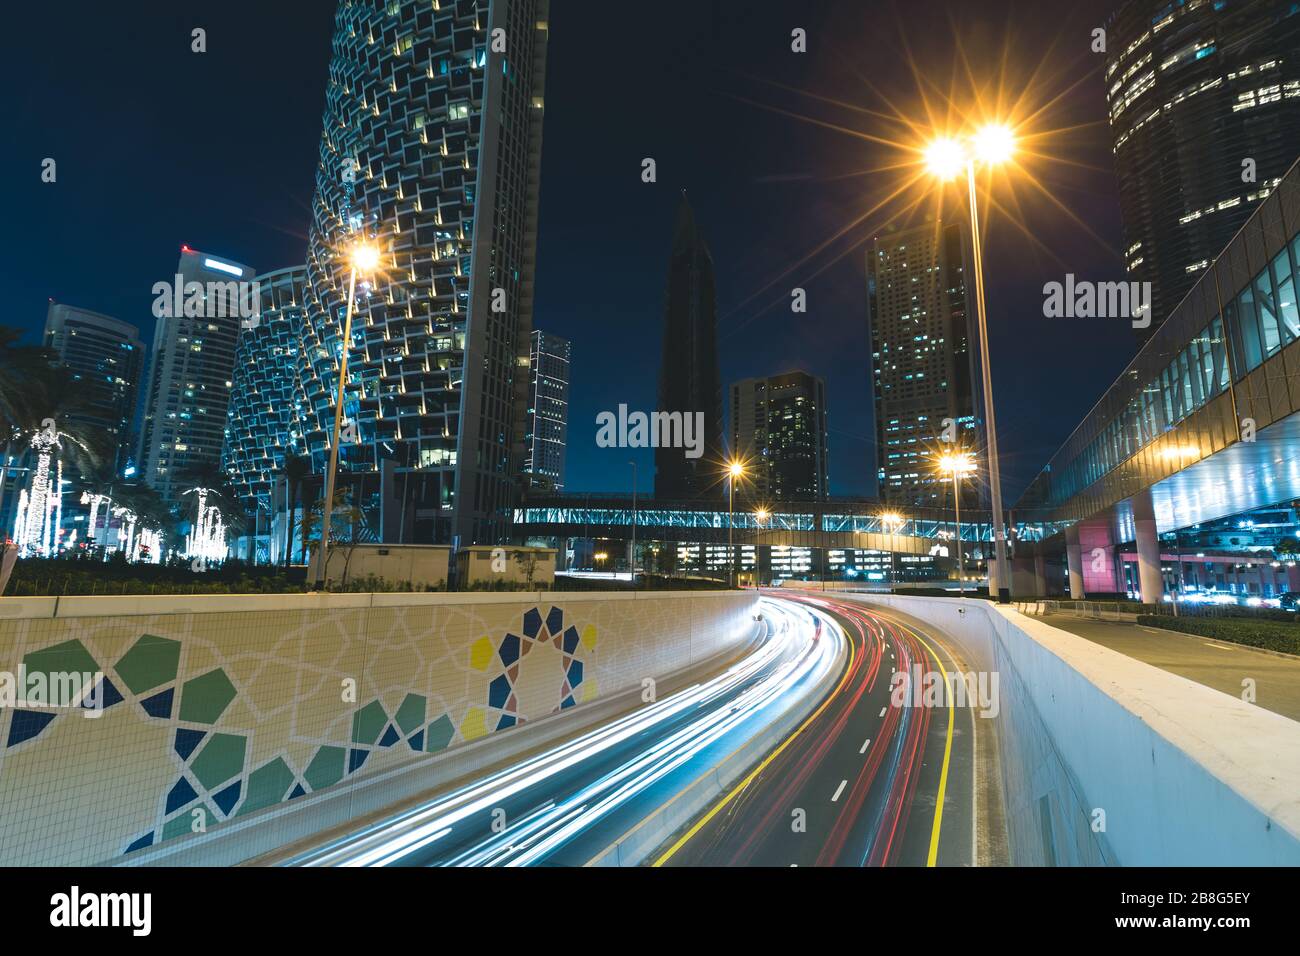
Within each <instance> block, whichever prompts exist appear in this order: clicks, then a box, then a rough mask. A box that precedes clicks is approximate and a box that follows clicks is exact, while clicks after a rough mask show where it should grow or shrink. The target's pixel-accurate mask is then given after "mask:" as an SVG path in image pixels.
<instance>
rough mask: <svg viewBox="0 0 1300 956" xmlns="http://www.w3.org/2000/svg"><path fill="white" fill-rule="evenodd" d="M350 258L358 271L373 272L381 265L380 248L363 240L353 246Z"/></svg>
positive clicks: (353, 266)
mask: <svg viewBox="0 0 1300 956" xmlns="http://www.w3.org/2000/svg"><path fill="white" fill-rule="evenodd" d="M348 258H349V259H350V260H351V261H352V268H354V269H356V270H357V271H358V272H373V271H374V269H375V267H376V266H378V265H379V249H378V248H377V247H375V246H372V245H370V244H369V243H365V242H363V243H360V244H358V245H356V246H353V247H352V251H351V253H349V255H348Z"/></svg>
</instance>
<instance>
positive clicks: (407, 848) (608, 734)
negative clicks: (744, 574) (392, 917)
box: [287, 600, 845, 866]
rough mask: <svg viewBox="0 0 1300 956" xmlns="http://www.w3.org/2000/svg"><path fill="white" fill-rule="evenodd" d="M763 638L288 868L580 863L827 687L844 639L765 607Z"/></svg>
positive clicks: (816, 618) (802, 616)
mask: <svg viewBox="0 0 1300 956" xmlns="http://www.w3.org/2000/svg"><path fill="white" fill-rule="evenodd" d="M760 607H761V608H762V612H763V616H764V626H765V627H766V628H768V630H769V634H768V637H767V639H766V640H765V641H764V642H763V643H762V645H761V647H760V649H759V650H758V651H756V652H755V653H753V654H750V655H748V656H747V657H745V658H743V659H742V660H740V661H739V662H737V663H736V664H734V665H733V666H732V667H730V668H728V669H727V670H726V671H725V672H724V673H722V674H720V675H717V676H716V677H714V678H712V679H711V680H708V681H705V682H703V683H700V684H698V685H695V686H692V687H689V688H687V689H685V690H682V691H680V692H678V693H676V694H673V695H671V696H669V697H666V698H665V699H663V700H662V701H657V702H652V703H648V704H646V705H643V706H641V707H639V708H637V709H636V710H635V711H633V712H631V713H629V714H626V715H625V716H623V717H621V718H619V719H617V720H614V721H612V722H610V723H608V724H605V725H603V726H601V727H599V728H598V729H596V730H592V731H589V732H587V733H584V734H582V735H580V736H578V737H577V738H574V739H573V740H570V741H566V742H563V743H561V744H559V745H557V746H555V747H553V748H550V749H547V750H546V751H545V752H543V753H540V754H535V755H533V756H530V757H528V758H526V759H524V760H522V761H520V762H518V763H516V764H514V765H512V766H511V767H509V768H507V769H505V770H502V771H500V772H498V773H494V774H491V775H489V776H488V777H486V778H485V779H482V780H479V781H475V782H473V783H470V784H467V785H465V786H464V787H461V788H460V789H457V790H455V791H454V792H452V793H448V794H444V795H438V796H436V797H434V798H432V799H430V800H428V801H426V802H424V803H422V804H420V805H418V806H416V807H414V808H411V809H407V810H404V811H402V812H400V813H397V814H395V815H394V816H392V817H389V818H386V819H382V820H380V821H379V822H376V823H373V824H370V825H368V826H365V827H362V828H360V829H359V830H358V831H357V832H353V833H349V834H347V835H345V836H342V837H338V838H334V839H331V840H330V841H329V842H328V843H327V844H326V845H323V846H317V847H313V848H312V849H310V850H308V851H306V852H303V853H300V854H298V855H297V856H296V857H294V858H293V859H291V860H289V861H287V862H288V863H289V864H290V865H306V866H439V865H451V866H526V865H582V864H584V863H587V862H588V861H590V860H591V859H593V858H594V857H595V856H596V855H597V854H599V853H600V852H601V851H602V850H604V849H605V848H607V847H608V846H609V845H610V844H611V842H613V841H615V840H617V839H618V838H619V836H620V835H621V834H624V833H626V832H628V831H629V830H630V829H632V828H633V827H635V826H636V825H637V823H639V822H640V821H641V820H643V819H645V817H646V816H648V815H649V814H651V813H653V812H654V811H655V810H656V809H658V808H659V807H661V806H663V805H664V804H666V803H667V802H669V801H670V800H671V799H672V798H673V797H674V796H675V795H676V794H678V793H680V792H682V790H684V789H685V788H686V787H687V786H688V785H689V784H691V783H692V782H693V781H695V780H696V779H697V778H698V777H699V776H700V774H701V773H703V772H705V771H707V770H708V768H710V767H712V766H714V765H715V764H716V763H717V762H718V761H719V760H721V759H722V758H724V757H725V756H726V755H728V754H730V753H732V752H733V751H734V750H736V749H737V747H738V746H740V744H741V743H742V742H744V741H745V740H747V739H749V738H750V737H751V736H752V735H754V734H755V733H757V732H758V731H759V730H761V729H762V728H763V727H765V726H766V725H767V724H768V723H769V722H770V721H771V720H772V719H773V718H774V717H775V716H776V715H778V714H779V713H781V712H783V711H784V710H785V708H787V707H789V706H790V705H791V702H792V701H797V700H800V699H808V702H809V705H811V704H812V703H813V702H815V699H816V698H815V697H812V698H809V697H808V695H809V693H811V691H812V690H815V689H816V688H818V687H820V686H823V685H828V684H829V683H830V682H831V681H832V680H833V678H834V668H835V667H836V666H837V663H838V662H839V661H841V660H843V659H844V653H843V652H844V642H845V637H844V635H843V634H842V633H841V632H840V630H839V629H838V627H837V626H835V625H833V624H829V623H828V621H827V619H826V618H825V617H824V616H822V615H819V614H818V613H816V612H815V611H814V610H813V609H811V608H809V607H807V606H805V605H798V604H793V603H789V602H779V601H773V600H765V601H763V602H762V603H761V605H760Z"/></svg>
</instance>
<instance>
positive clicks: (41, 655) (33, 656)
mask: <svg viewBox="0 0 1300 956" xmlns="http://www.w3.org/2000/svg"><path fill="white" fill-rule="evenodd" d="M23 667H25V668H26V669H27V673H28V674H94V673H95V672H96V671H98V670H99V665H98V664H96V663H95V659H94V658H93V657H91V656H90V651H88V650H86V647H85V645H84V644H82V643H81V641H77V640H72V641H64V642H63V643H62V644H54V645H51V646H50V647H44V648H41V649H40V650H39V651H32V652H31V653H30V654H28V655H27V656H26V657H24V658H23Z"/></svg>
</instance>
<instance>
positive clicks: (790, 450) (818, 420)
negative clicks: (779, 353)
mask: <svg viewBox="0 0 1300 956" xmlns="http://www.w3.org/2000/svg"><path fill="white" fill-rule="evenodd" d="M731 449H732V452H733V453H734V454H735V455H736V456H737V457H738V458H740V459H741V460H742V461H744V462H745V463H746V472H747V486H746V490H747V492H748V491H750V490H751V489H752V494H753V496H754V497H755V498H756V499H757V500H759V501H767V500H768V499H787V500H796V501H815V500H818V499H821V498H825V497H826V496H827V494H828V493H829V483H830V475H829V466H828V462H827V454H826V383H825V382H823V381H822V380H821V379H820V378H818V377H817V376H815V375H809V374H808V373H807V372H787V373H785V374H783V375H773V376H770V377H768V378H746V379H742V380H741V381H739V382H735V383H733V384H732V386H731Z"/></svg>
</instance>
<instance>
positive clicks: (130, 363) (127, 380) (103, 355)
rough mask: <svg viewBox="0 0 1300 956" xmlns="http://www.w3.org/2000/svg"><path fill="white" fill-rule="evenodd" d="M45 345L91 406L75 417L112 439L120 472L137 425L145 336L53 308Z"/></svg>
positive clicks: (94, 315)
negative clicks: (131, 434) (134, 425)
mask: <svg viewBox="0 0 1300 956" xmlns="http://www.w3.org/2000/svg"><path fill="white" fill-rule="evenodd" d="M45 345H46V347H47V348H49V349H51V350H52V351H54V352H55V353H56V354H57V355H58V356H59V362H60V364H62V365H63V366H64V367H65V368H67V369H68V371H69V373H70V374H71V375H72V380H73V381H74V382H76V383H77V384H76V387H77V389H78V390H79V391H80V392H81V394H82V397H83V398H84V399H85V406H84V407H83V408H81V409H79V410H78V411H77V413H76V414H75V415H74V416H73V417H75V418H80V419H81V420H82V422H83V423H85V424H87V425H89V426H91V427H92V428H96V429H100V430H102V431H104V432H105V433H106V434H107V435H109V436H110V437H111V439H112V442H113V449H114V455H115V458H114V460H113V461H112V462H110V464H112V465H113V466H114V471H117V470H119V469H120V467H121V466H122V465H123V464H125V459H126V457H127V455H128V454H129V451H128V448H127V442H128V440H129V436H130V431H131V425H132V423H133V421H134V420H135V405H136V398H137V397H138V395H139V389H140V378H141V376H142V374H143V372H144V343H143V342H142V341H141V340H140V330H139V329H138V328H136V327H135V326H134V325H130V324H129V323H126V322H122V321H121V320H119V319H114V318H111V317H109V316H107V315H101V314H99V313H98V312H91V311H89V310H88V309H78V308H76V307H75V306H71V305H64V304H62V303H60V302H54V301H51V302H50V306H49V310H48V311H47V312H46V314H45Z"/></svg>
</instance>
